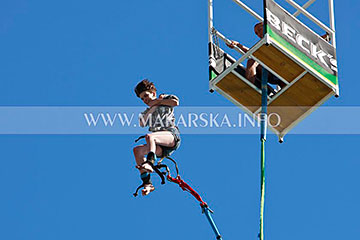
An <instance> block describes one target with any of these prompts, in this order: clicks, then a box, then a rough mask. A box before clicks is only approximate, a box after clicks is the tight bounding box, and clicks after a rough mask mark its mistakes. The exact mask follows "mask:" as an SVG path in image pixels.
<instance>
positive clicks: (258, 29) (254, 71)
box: [226, 22, 286, 88]
mask: <svg viewBox="0 0 360 240" xmlns="http://www.w3.org/2000/svg"><path fill="white" fill-rule="evenodd" d="M263 26H264V24H263V23H262V22H260V23H257V24H256V25H255V26H254V31H255V34H256V35H257V36H258V37H259V38H263V36H264V29H263ZM226 45H227V46H228V47H230V48H234V47H235V46H237V47H238V48H240V49H241V50H242V51H243V52H245V53H246V52H247V51H249V48H248V47H246V46H244V45H242V44H241V43H239V42H237V41H231V43H230V44H226ZM261 75H262V66H261V65H260V64H259V63H258V62H256V61H255V60H254V59H248V60H247V64H246V71H245V77H246V78H247V79H248V80H249V81H250V82H252V83H253V84H254V85H255V86H257V87H258V88H261V82H260V81H259V80H261ZM268 83H270V84H274V85H278V86H279V87H280V88H283V87H285V86H286V84H285V83H284V82H283V81H281V80H280V79H279V78H277V77H276V76H274V75H273V74H272V73H270V72H269V73H268Z"/></svg>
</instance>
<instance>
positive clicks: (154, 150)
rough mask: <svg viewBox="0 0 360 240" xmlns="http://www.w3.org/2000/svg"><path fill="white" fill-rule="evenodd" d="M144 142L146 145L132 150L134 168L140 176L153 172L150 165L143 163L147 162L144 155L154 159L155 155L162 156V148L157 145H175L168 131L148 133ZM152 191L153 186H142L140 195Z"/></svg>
mask: <svg viewBox="0 0 360 240" xmlns="http://www.w3.org/2000/svg"><path fill="white" fill-rule="evenodd" d="M145 140H146V144H144V145H139V146H136V147H134V149H133V151H134V156H135V161H136V168H137V169H139V171H140V174H144V173H151V172H153V171H154V170H153V168H152V167H151V165H150V164H148V163H145V161H146V160H147V159H146V158H145V155H148V158H149V155H153V158H154V159H155V155H157V156H161V155H162V148H161V147H159V146H158V145H162V146H165V147H173V146H174V145H175V139H174V136H173V135H172V134H171V132H169V131H159V132H153V133H149V134H147V135H146V137H145ZM154 190H155V188H154V186H153V185H152V184H151V183H149V184H146V185H145V186H144V189H143V190H142V194H143V195H148V194H149V193H150V192H152V191H154Z"/></svg>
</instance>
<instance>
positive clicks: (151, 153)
mask: <svg viewBox="0 0 360 240" xmlns="http://www.w3.org/2000/svg"><path fill="white" fill-rule="evenodd" d="M135 93H136V96H137V97H139V98H140V99H141V100H142V101H143V102H144V103H145V104H146V105H147V106H148V108H147V109H146V110H145V111H144V112H142V113H141V114H140V116H139V124H140V126H141V127H146V126H147V127H149V131H150V133H148V134H146V135H144V136H141V137H140V138H139V139H141V138H145V140H146V144H143V145H138V146H136V147H134V149H133V151H134V156H135V161H136V168H137V169H138V170H139V172H140V178H141V180H142V182H143V183H142V184H141V185H140V187H139V188H141V187H143V189H142V195H143V196H145V195H148V194H149V193H150V192H152V191H154V190H155V187H154V185H153V184H152V182H151V176H150V173H152V172H153V171H156V172H157V173H158V174H159V171H158V169H156V168H154V164H155V162H156V159H157V157H168V156H170V155H171V154H172V153H173V152H174V151H175V150H176V149H177V148H178V147H179V146H180V141H181V139H180V132H179V129H178V127H177V126H175V117H174V107H176V106H178V105H179V98H178V97H176V96H175V95H171V94H161V95H159V96H158V97H157V91H156V87H155V85H154V83H152V82H150V81H149V80H148V79H144V80H142V81H141V82H139V83H138V84H137V85H136V87H135ZM159 175H161V174H159ZM164 183H165V181H164V179H163V181H162V184H164Z"/></svg>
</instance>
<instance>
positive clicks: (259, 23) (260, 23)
mask: <svg viewBox="0 0 360 240" xmlns="http://www.w3.org/2000/svg"><path fill="white" fill-rule="evenodd" d="M262 24H264V22H258V23H257V24H255V25H254V28H255V27H256V26H257V25H262Z"/></svg>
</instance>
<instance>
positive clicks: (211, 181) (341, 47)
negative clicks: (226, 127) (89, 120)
mask: <svg viewBox="0 0 360 240" xmlns="http://www.w3.org/2000/svg"><path fill="white" fill-rule="evenodd" d="M220 2H221V3H220ZM247 2H249V3H251V4H250V5H251V6H252V7H254V9H255V10H256V11H257V12H258V13H261V12H262V10H261V9H262V7H261V5H262V1H260V0H258V1H247ZM298 2H299V3H304V2H305V1H303V0H302V1H298ZM326 4H327V1H325V0H318V1H317V2H316V3H315V4H314V5H313V6H312V7H310V8H309V11H310V12H312V13H313V14H315V15H316V16H319V18H320V19H321V20H323V21H325V22H326V21H327V14H328V12H327V8H326V6H327V5H326ZM335 10H336V30H337V54H338V62H339V71H340V72H339V79H340V84H341V86H340V87H341V89H340V90H341V92H340V93H341V97H340V98H338V99H335V98H331V99H330V100H329V101H328V102H327V103H326V105H328V106H334V105H336V106H357V105H359V98H358V94H357V92H358V89H359V88H360V83H359V81H358V80H357V77H356V70H357V67H358V66H357V65H356V62H357V61H358V60H356V59H358V58H357V57H358V54H359V51H358V39H359V37H360V35H359V33H358V29H360V21H359V19H358V17H357V15H358V12H359V10H360V3H359V1H357V0H348V1H343V2H341V1H338V0H336V1H335ZM255 23H256V20H255V19H253V18H252V17H250V16H248V15H247V14H246V13H245V12H244V11H243V10H242V9H241V8H239V7H237V5H236V4H235V3H233V2H232V1H230V0H228V1H218V0H215V26H216V27H217V28H218V29H219V30H221V31H222V32H224V33H225V34H227V35H228V36H229V37H230V38H234V39H237V40H239V41H240V42H242V43H244V44H246V45H248V46H251V45H252V44H254V43H255V42H256V41H257V38H256V37H255V36H254V34H253V30H252V26H253V25H254V24H255ZM319 32H321V31H319ZM0 43H1V44H0V79H1V88H0V104H1V105H3V106H142V103H141V102H140V101H139V99H137V98H136V97H135V95H134V93H133V87H134V85H135V84H136V83H137V82H138V81H140V80H141V79H143V78H145V77H146V78H150V79H151V80H152V81H154V82H155V83H156V85H157V88H158V89H159V90H160V91H161V92H172V93H174V94H176V95H178V96H179V97H180V99H181V105H182V106H232V104H231V103H230V102H228V101H227V100H226V99H224V98H223V97H222V96H220V95H219V94H217V93H214V94H210V93H209V92H208V55H207V1H205V0H203V1H194V0H184V1H170V0H156V1H143V0H140V1H115V0H104V1H91V0H90V1H85V0H76V1H70V0H63V1H45V0H32V1H29V0H11V1H10V0H3V1H1V2H0ZM24 121H26V119H24ZM324 121H326V119H324ZM344 124H358V120H357V119H355V120H354V121H352V122H344ZM136 137H137V136H136V135H87V136H83V135H76V136H71V135H2V136H0V149H1V151H0V156H1V160H0V193H1V197H0V239H4V240H30V239H31V240H64V239H67V240H73V239H74V240H75V239H76V240H78V239H87V240H93V239H107V240H115V239H134V240H136V239H144V238H146V239H157V240H159V239H172V240H177V239H214V235H213V232H212V231H211V228H210V226H209V224H208V222H207V221H206V219H205V217H204V216H203V215H202V214H201V210H200V207H199V205H198V203H197V202H196V201H195V200H194V199H193V198H192V197H191V196H189V195H188V194H187V193H184V192H182V191H181V190H180V189H179V188H178V187H176V186H175V185H173V184H167V185H166V186H165V187H163V186H159V184H158V182H157V179H156V180H155V182H156V184H157V186H158V187H157V190H156V191H155V192H154V193H153V194H151V196H149V197H146V198H143V197H139V198H136V199H135V198H134V197H133V196H132V192H133V190H134V188H135V187H136V186H137V185H138V183H139V182H140V180H139V177H138V173H137V171H136V169H135V168H134V165H135V163H134V160H133V156H132V147H133V146H134V143H133V142H134V139H135V138H136ZM182 139H183V142H182V146H181V148H180V149H179V150H178V151H177V152H176V153H175V154H174V157H175V158H176V159H177V160H178V162H179V164H180V168H181V171H182V176H183V178H184V179H186V180H188V182H189V183H190V184H191V185H192V186H193V187H194V188H196V189H197V190H198V191H199V193H201V194H202V196H203V198H204V199H205V201H207V202H208V203H209V205H210V206H211V207H212V208H213V210H214V211H215V215H214V219H215V221H216V223H217V225H218V227H219V229H220V232H221V233H222V235H223V237H224V239H228V240H231V239H256V238H257V234H258V225H259V224H258V219H259V179H260V176H259V173H260V171H259V167H260V166H259V162H260V155H259V154H260V144H259V137H258V136H257V135H183V137H182ZM358 143H359V136H358V135H288V136H287V137H286V139H285V143H284V144H281V145H280V144H278V142H277V139H276V137H275V136H274V135H270V136H269V137H268V141H267V196H266V211H265V234H266V238H267V239H276V240H285V239H292V240H303V239H328V240H337V239H356V236H359V234H360V226H359V220H358V215H359V213H360V211H359V210H360V209H359V205H358V201H359V197H360V193H359V187H358V183H359V180H358V174H359V171H358V169H359V167H360V164H359V156H358V152H357V150H358Z"/></svg>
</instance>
